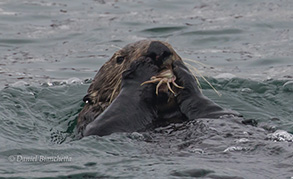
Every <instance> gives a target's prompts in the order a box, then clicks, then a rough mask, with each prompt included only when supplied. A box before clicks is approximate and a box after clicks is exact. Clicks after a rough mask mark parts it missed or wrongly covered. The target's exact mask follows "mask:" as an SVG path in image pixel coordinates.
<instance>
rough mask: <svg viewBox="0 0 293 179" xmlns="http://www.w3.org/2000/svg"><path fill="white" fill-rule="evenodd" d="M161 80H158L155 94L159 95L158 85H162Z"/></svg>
mask: <svg viewBox="0 0 293 179" xmlns="http://www.w3.org/2000/svg"><path fill="white" fill-rule="evenodd" d="M163 82H164V81H163V80H160V82H159V83H158V84H157V87H156V95H157V96H158V95H159V87H160V86H161V85H162V83H163ZM167 84H168V83H167Z"/></svg>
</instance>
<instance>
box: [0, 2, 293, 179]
mask: <svg viewBox="0 0 293 179" xmlns="http://www.w3.org/2000/svg"><path fill="white" fill-rule="evenodd" d="M292 7H293V2H291V1H290V0H287V1H281V0H280V1H273V0H266V1H256V0H255V1H253V0H249V1H240V0H238V1H232V0H225V1H217V0H206V1H192V0H184V1H175V0H174V1H158V0H151V1H136V0H134V1H126V0H123V1H117V2H116V1H103V0H98V1H94V0H86V1H76V0H72V1H70V2H69V1H65V0H64V1H63V0H62V1H39V0H34V1H33V0H31V1H30V0H27V1H19V0H6V1H5V0H4V1H1V2H0V59H1V60H0V126H1V127H0V131H1V132H0V177H3V178H9V177H11V178H19V177H24V178H44V177H47V178H49V177H63V178H66V177H68V176H70V177H72V178H81V177H84V178H95V177H97V178H102V177H104V178H181V177H183V178H189V177H203V178H205V177H206V178H220V177H222V178H237V177H239V178H241V177H243V178H290V177H293V174H292V173H293V170H292V168H293V164H292V160H293V156H292V152H293V144H292V141H293V139H292V136H290V133H291V134H292V133H293V107H292V106H293V105H292V104H293V100H292V99H293V93H292V92H293V80H292V77H293V59H292V57H293V52H292V35H293V34H292V27H293V21H292V20H293V15H292ZM144 38H153V39H158V40H164V41H168V42H169V43H170V44H171V45H172V46H173V47H174V49H176V51H177V52H178V54H180V56H181V57H183V58H185V61H186V62H188V63H189V64H190V65H191V66H193V67H196V68H197V69H198V70H199V71H200V72H201V74H202V75H204V76H206V77H207V79H208V81H210V82H211V83H212V85H213V86H214V87H215V88H216V89H217V90H218V91H219V92H220V93H221V94H222V96H221V97H219V96H218V95H217V94H216V93H215V92H214V91H213V90H212V89H211V88H210V87H209V85H207V84H205V83H204V81H203V80H202V87H203V93H204V94H205V95H206V96H208V97H209V98H211V99H212V100H214V101H215V102H217V103H219V104H220V105H221V106H223V107H225V108H230V109H233V110H236V111H238V112H240V113H241V114H243V116H244V117H245V118H246V119H256V120H257V121H258V127H256V128H255V127H250V126H234V124H233V123H230V122H229V120H227V121H224V122H222V121H213V120H210V121H209V122H206V121H201V120H199V121H196V122H194V123H192V124H182V125H178V126H176V125H175V126H172V125H171V126H167V127H165V128H161V129H157V130H156V131H153V132H146V133H132V134H114V135H111V136H107V137H103V138H96V137H86V138H83V139H81V140H79V139H77V138H76V131H75V127H76V118H77V115H78V113H79V111H80V110H81V109H82V106H83V102H82V98H83V96H84V95H85V94H86V90H87V88H88V86H89V84H90V80H88V79H91V78H93V77H94V75H95V73H96V72H97V71H98V69H99V68H100V67H101V65H102V64H104V63H105V62H106V61H107V60H108V59H109V58H110V57H111V56H112V54H113V53H114V52H115V51H116V50H117V49H119V48H121V47H123V46H124V45H126V44H128V43H131V42H134V41H137V40H140V39H144ZM194 60H196V61H198V62H201V63H204V64H205V66H203V65H200V64H198V63H197V62H195V61H194ZM182 129H184V130H182ZM276 131H277V132H276ZM278 131H281V132H278ZM286 131H287V132H288V133H285V134H284V135H287V134H288V135H289V136H287V138H286V136H285V138H284V140H281V139H282V137H280V135H279V136H275V135H278V134H282V132H286ZM50 157H51V158H50Z"/></svg>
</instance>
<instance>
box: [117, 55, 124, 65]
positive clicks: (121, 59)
mask: <svg viewBox="0 0 293 179" xmlns="http://www.w3.org/2000/svg"><path fill="white" fill-rule="evenodd" d="M123 61H124V57H123V56H119V57H117V58H116V63H118V64H121V63H122V62H123Z"/></svg>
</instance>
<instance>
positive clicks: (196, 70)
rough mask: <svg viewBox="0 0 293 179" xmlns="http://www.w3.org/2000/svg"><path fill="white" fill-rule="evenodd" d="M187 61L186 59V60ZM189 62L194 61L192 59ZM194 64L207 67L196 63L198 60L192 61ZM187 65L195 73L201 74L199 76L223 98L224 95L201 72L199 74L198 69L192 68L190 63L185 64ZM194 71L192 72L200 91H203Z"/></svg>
mask: <svg viewBox="0 0 293 179" xmlns="http://www.w3.org/2000/svg"><path fill="white" fill-rule="evenodd" d="M185 60H186V59H185ZM187 60H188V61H192V60H190V59H187ZM192 62H197V63H198V64H202V65H203V66H206V65H204V64H203V63H201V62H198V61H196V60H194V61H192ZM184 63H185V64H186V65H188V66H189V67H190V68H191V69H192V70H193V71H195V72H196V73H197V74H199V76H200V77H201V78H202V79H203V80H204V81H205V82H206V83H207V84H208V85H209V86H210V87H211V88H212V89H213V90H214V91H215V92H216V93H217V95H218V96H222V94H221V93H220V92H219V91H218V90H217V89H216V88H215V87H214V86H213V85H212V84H211V83H210V82H209V81H208V80H207V79H206V78H205V77H204V76H203V75H202V74H201V72H199V70H198V69H197V68H195V67H194V66H192V65H191V64H189V63H186V62H184ZM193 71H192V74H193V76H194V77H195V79H196V82H197V84H198V86H199V87H200V89H202V87H201V85H200V82H199V80H198V78H197V77H196V75H195V74H194V73H193Z"/></svg>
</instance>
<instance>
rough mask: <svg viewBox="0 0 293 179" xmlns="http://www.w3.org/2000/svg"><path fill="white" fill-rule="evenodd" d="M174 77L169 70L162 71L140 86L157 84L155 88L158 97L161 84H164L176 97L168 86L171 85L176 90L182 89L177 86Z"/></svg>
mask: <svg viewBox="0 0 293 179" xmlns="http://www.w3.org/2000/svg"><path fill="white" fill-rule="evenodd" d="M175 80H176V76H175V75H174V74H173V72H172V70H171V69H169V68H168V69H164V70H162V71H161V72H160V73H159V74H158V75H156V76H152V77H151V79H150V80H148V81H145V82H143V83H142V84H141V86H142V85H144V84H148V83H156V82H158V84H157V86H156V95H159V88H160V86H161V85H162V84H164V83H166V84H167V87H168V89H169V90H170V91H171V92H172V93H173V94H174V95H175V96H176V93H175V92H174V91H173V89H172V88H171V86H170V83H172V84H173V85H174V86H175V87H177V88H181V89H182V88H183V87H182V86H179V85H178V84H176V83H175Z"/></svg>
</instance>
